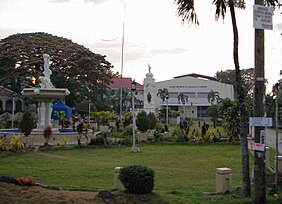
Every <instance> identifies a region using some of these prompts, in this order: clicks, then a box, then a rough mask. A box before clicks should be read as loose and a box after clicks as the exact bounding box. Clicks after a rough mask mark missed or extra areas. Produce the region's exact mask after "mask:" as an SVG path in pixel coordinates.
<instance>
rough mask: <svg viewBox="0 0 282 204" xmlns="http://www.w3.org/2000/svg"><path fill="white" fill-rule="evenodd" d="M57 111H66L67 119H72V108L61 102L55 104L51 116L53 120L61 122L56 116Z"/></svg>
mask: <svg viewBox="0 0 282 204" xmlns="http://www.w3.org/2000/svg"><path fill="white" fill-rule="evenodd" d="M55 111H65V113H66V118H67V119H70V118H71V116H72V108H71V107H69V106H68V105H66V104H65V103H63V102H61V101H60V102H58V103H55V104H53V110H52V115H51V118H52V119H54V120H59V117H58V116H57V115H56V114H55Z"/></svg>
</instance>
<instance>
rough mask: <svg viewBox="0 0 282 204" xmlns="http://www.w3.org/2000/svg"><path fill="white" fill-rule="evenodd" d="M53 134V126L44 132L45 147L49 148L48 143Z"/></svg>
mask: <svg viewBox="0 0 282 204" xmlns="http://www.w3.org/2000/svg"><path fill="white" fill-rule="evenodd" d="M52 134H53V132H52V128H51V126H49V125H48V126H46V127H45V128H44V130H43V136H44V138H45V143H44V146H47V145H48V141H49V139H50V138H51V136H52Z"/></svg>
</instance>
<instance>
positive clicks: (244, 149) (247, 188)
mask: <svg viewBox="0 0 282 204" xmlns="http://www.w3.org/2000/svg"><path fill="white" fill-rule="evenodd" d="M229 8H230V13H231V19H232V26H233V37H234V44H233V46H234V47H233V60H234V65H235V75H236V76H235V77H236V90H237V93H236V98H237V99H238V100H239V112H240V138H241V156H242V174H243V175H242V177H243V178H242V179H243V181H242V191H243V195H244V196H245V197H250V196H251V184H250V167H249V166H250V165H249V151H248V140H247V134H248V132H247V130H248V126H247V124H248V118H247V116H246V114H245V113H246V105H245V93H244V89H243V86H242V77H241V73H240V65H239V57H238V44H239V36H238V28H237V23H236V15H235V10H234V2H233V0H230V1H229Z"/></svg>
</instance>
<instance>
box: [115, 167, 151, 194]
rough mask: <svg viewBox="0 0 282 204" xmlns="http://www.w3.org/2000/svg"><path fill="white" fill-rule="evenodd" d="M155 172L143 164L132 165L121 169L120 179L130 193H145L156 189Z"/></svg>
mask: <svg viewBox="0 0 282 204" xmlns="http://www.w3.org/2000/svg"><path fill="white" fill-rule="evenodd" d="M154 177H155V172H154V171H153V170H152V169H150V168H148V167H146V166H141V165H131V166H128V167H125V168H122V169H121V172H120V175H119V179H120V180H121V182H122V184H123V185H124V187H125V188H126V189H127V190H128V192H129V193H133V194H145V193H150V192H152V190H153V189H154Z"/></svg>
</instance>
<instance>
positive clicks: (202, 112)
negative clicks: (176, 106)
mask: <svg viewBox="0 0 282 204" xmlns="http://www.w3.org/2000/svg"><path fill="white" fill-rule="evenodd" d="M207 110H208V106H198V107H197V117H198V118H202V117H208V112H207Z"/></svg>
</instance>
